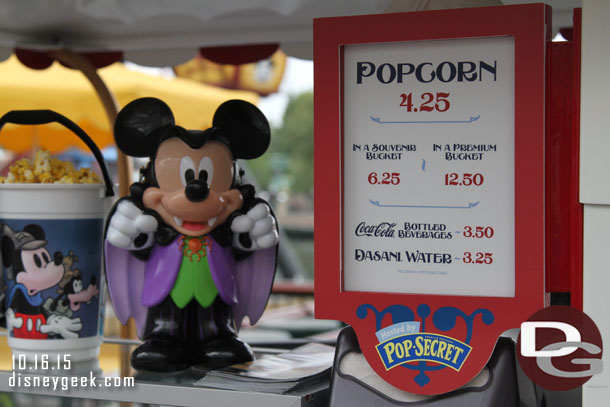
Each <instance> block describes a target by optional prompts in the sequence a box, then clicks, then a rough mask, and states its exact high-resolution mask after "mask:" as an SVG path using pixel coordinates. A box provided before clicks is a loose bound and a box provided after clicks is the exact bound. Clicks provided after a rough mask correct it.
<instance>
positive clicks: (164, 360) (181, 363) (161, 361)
mask: <svg viewBox="0 0 610 407" xmlns="http://www.w3.org/2000/svg"><path fill="white" fill-rule="evenodd" d="M186 360H187V359H186V357H185V355H184V349H183V344H182V343H181V342H176V341H171V340H164V339H148V340H146V341H145V342H144V343H143V344H142V345H140V346H138V347H137V348H136V350H134V351H133V353H132V354H131V366H133V368H134V369H136V370H146V371H149V372H176V371H179V370H185V369H187V368H188V367H189V364H188V363H187V362H186Z"/></svg>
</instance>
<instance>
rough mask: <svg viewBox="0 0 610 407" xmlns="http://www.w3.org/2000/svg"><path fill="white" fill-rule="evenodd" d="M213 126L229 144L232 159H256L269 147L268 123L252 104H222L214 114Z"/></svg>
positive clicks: (233, 101) (244, 102) (239, 101)
mask: <svg viewBox="0 0 610 407" xmlns="http://www.w3.org/2000/svg"><path fill="white" fill-rule="evenodd" d="M213 125H214V127H217V128H218V129H220V131H221V134H222V135H223V136H224V137H225V138H226V139H227V141H228V142H229V148H230V149H231V152H232V153H233V157H234V158H245V159H251V158H256V157H259V156H261V155H262V154H263V153H264V152H265V151H267V147H269V142H270V140H271V130H270V129H269V123H268V122H267V118H266V117H265V115H264V114H263V113H262V112H261V111H260V110H258V108H257V107H256V106H254V105H253V104H252V103H249V102H246V101H244V100H229V101H227V102H224V103H223V104H222V105H220V106H219V107H218V109H217V110H216V113H215V114H214V121H213Z"/></svg>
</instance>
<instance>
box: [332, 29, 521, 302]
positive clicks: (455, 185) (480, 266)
mask: <svg viewBox="0 0 610 407" xmlns="http://www.w3.org/2000/svg"><path fill="white" fill-rule="evenodd" d="M514 66H515V55H514V39H513V37H492V38H473V39H454V40H433V41H412V42H395V43H383V44H359V45H346V46H344V48H343V137H344V138H343V170H344V174H343V182H344V185H343V289H344V290H346V291H374V292H390V293H414V294H415V293H421V294H442V295H471V296H488V297H513V296H514V294H515V215H514V212H515V205H514V200H515V194H514V184H515V182H514V165H515V151H514V136H515V135H514V133H515V130H514V125H515V114H514V104H515V100H514Z"/></svg>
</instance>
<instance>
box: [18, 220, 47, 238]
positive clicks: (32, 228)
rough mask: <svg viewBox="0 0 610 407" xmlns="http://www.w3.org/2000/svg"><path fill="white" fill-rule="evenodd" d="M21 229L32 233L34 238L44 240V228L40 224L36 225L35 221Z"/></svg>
mask: <svg viewBox="0 0 610 407" xmlns="http://www.w3.org/2000/svg"><path fill="white" fill-rule="evenodd" d="M23 231H24V232H26V233H29V234H30V235H32V236H33V237H34V239H36V240H44V239H45V236H46V235H45V233H44V229H43V228H42V227H40V225H36V224H35V223H30V224H29V225H25V227H24V228H23Z"/></svg>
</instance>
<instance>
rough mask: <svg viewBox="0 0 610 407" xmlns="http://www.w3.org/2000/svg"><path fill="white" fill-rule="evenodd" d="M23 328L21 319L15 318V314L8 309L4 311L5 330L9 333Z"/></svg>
mask: <svg viewBox="0 0 610 407" xmlns="http://www.w3.org/2000/svg"><path fill="white" fill-rule="evenodd" d="M22 326H23V318H21V317H16V316H15V312H14V311H13V310H12V309H11V308H9V309H8V310H7V311H6V329H7V331H9V332H10V331H11V330H12V329H13V328H16V329H19V328H21V327H22Z"/></svg>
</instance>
